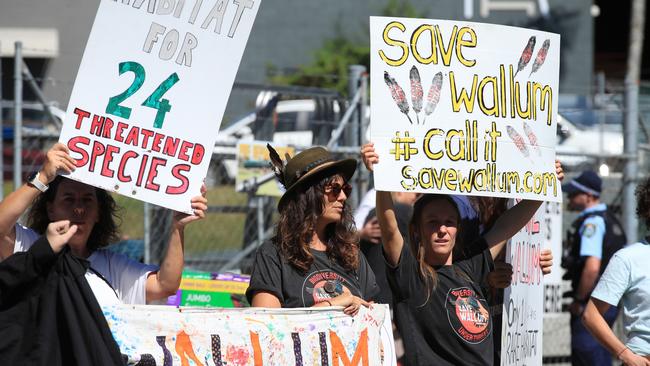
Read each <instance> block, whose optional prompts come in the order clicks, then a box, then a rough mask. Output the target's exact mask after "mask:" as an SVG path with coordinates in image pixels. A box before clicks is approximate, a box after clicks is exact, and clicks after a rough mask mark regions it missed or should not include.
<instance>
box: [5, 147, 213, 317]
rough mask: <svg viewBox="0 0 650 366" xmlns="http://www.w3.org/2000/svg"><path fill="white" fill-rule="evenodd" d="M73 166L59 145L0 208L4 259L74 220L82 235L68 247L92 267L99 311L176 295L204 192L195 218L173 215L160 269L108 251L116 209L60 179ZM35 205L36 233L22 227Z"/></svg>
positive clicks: (96, 192) (104, 196)
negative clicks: (187, 238)
mask: <svg viewBox="0 0 650 366" xmlns="http://www.w3.org/2000/svg"><path fill="white" fill-rule="evenodd" d="M74 164H75V161H74V159H72V157H70V155H69V153H68V149H67V147H66V146H65V145H63V144H56V145H54V147H52V149H50V150H49V151H48V153H47V157H46V161H45V163H44V165H43V167H42V168H41V170H40V171H39V172H38V173H37V174H34V175H32V176H31V177H30V179H29V181H28V183H26V184H24V185H23V186H22V187H20V188H19V189H18V190H16V191H14V192H13V193H11V194H10V195H9V196H7V197H6V198H5V199H4V200H3V201H2V202H1V203H0V235H1V237H2V239H3V241H2V243H1V244H0V256H1V258H2V259H4V258H6V257H7V256H9V255H11V254H13V253H15V252H23V251H26V250H28V249H29V248H30V247H31V246H32V245H33V243H34V241H35V240H36V239H37V238H38V236H39V234H41V235H42V234H43V233H45V230H46V229H47V226H48V225H49V224H50V223H51V222H54V221H59V220H69V221H70V222H71V224H72V225H75V226H76V227H77V231H76V233H75V235H74V236H73V237H72V238H71V239H70V241H69V242H68V246H69V247H70V250H71V252H72V254H74V255H76V256H78V257H81V258H85V259H87V260H88V261H89V263H90V265H89V268H88V271H87V272H86V275H85V277H86V279H87V281H88V283H89V284H90V287H91V288H92V289H93V293H94V294H95V297H96V298H97V300H98V302H99V303H100V305H110V304H115V303H128V304H145V303H147V302H150V301H154V300H160V299H163V298H166V297H168V296H170V295H173V294H174V293H176V291H177V290H178V287H179V285H180V280H181V273H182V271H183V250H184V239H183V233H184V229H185V225H187V224H188V223H190V222H193V221H196V220H199V219H202V218H203V217H205V210H206V209H207V200H206V198H205V186H204V187H203V188H202V192H201V196H197V197H194V198H193V199H192V208H193V210H194V215H186V214H183V213H178V212H177V213H176V214H175V215H174V218H173V224H172V231H171V237H170V241H169V246H168V248H167V253H166V255H165V257H164V258H163V261H162V263H161V266H160V268H158V267H156V266H152V265H146V264H142V263H138V262H135V261H133V260H130V259H129V258H127V257H126V256H124V255H121V254H117V253H114V252H111V251H108V250H104V247H106V246H107V245H108V244H109V243H111V242H113V241H114V240H116V239H117V237H116V236H117V230H118V227H117V223H116V219H119V217H118V216H117V205H116V203H115V201H114V200H113V197H112V196H111V195H110V194H108V193H107V192H106V191H104V190H102V189H99V188H95V187H93V186H89V185H87V184H84V183H81V182H77V181H73V180H70V179H67V178H64V177H62V176H57V174H58V173H66V172H68V173H69V172H71V171H72V170H74V167H75V165H74ZM32 202H33V203H32ZM30 204H32V205H31V209H30V211H29V218H28V222H29V224H30V227H31V229H30V228H27V227H24V226H22V225H20V224H17V220H18V218H19V217H20V216H21V215H22V214H23V212H25V211H26V210H27V208H28V207H29V206H30Z"/></svg>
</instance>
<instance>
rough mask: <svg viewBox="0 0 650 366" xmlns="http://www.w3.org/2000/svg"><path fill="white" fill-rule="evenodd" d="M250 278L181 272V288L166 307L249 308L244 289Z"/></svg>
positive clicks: (222, 274)
mask: <svg viewBox="0 0 650 366" xmlns="http://www.w3.org/2000/svg"><path fill="white" fill-rule="evenodd" d="M249 282H250V276H247V275H239V274H234V273H216V272H199V271H188V270H185V271H183V278H182V279H181V286H180V287H179V289H178V291H176V295H172V296H170V297H169V298H168V299H167V305H174V306H202V307H211V308H215V307H219V308H241V307H247V306H249V304H248V301H247V300H246V289H247V288H248V283H249Z"/></svg>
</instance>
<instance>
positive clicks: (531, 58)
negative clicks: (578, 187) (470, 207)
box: [370, 17, 562, 202]
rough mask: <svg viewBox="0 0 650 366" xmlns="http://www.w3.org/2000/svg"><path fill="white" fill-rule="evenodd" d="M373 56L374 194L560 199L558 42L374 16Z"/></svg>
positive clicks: (490, 28) (513, 31) (487, 27)
mask: <svg viewBox="0 0 650 366" xmlns="http://www.w3.org/2000/svg"><path fill="white" fill-rule="evenodd" d="M370 47H371V56H370V57H371V61H370V62H371V68H370V70H371V73H370V78H371V79H370V81H371V93H370V95H371V105H370V109H371V140H372V141H373V142H374V144H375V149H376V151H377V153H378V154H379V163H378V164H377V165H376V166H375V186H376V188H377V189H378V190H385V191H415V192H423V193H433V192H439V193H453V194H469V195H475V196H498V197H513V198H527V199H535V200H545V201H555V202H557V201H559V200H560V199H561V196H562V192H561V187H560V183H559V182H558V180H557V177H556V175H555V168H554V159H555V141H556V137H555V134H556V116H557V100H558V80H559V66H560V65H559V54H560V52H559V51H560V50H559V47H560V37H559V35H557V34H551V33H547V32H541V31H537V30H533V29H522V28H514V27H507V26H499V25H492V24H481V23H470V22H456V21H446V20H434V19H407V18H387V17H371V18H370Z"/></svg>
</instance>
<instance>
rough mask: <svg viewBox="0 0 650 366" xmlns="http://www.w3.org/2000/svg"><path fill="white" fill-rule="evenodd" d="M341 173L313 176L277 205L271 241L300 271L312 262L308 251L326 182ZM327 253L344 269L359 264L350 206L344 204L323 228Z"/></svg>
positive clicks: (356, 237) (311, 256) (329, 181)
mask: <svg viewBox="0 0 650 366" xmlns="http://www.w3.org/2000/svg"><path fill="white" fill-rule="evenodd" d="M338 176H340V175H331V176H327V177H325V178H322V177H321V179H320V180H318V178H316V179H312V180H311V182H307V183H305V184H304V185H303V188H302V189H299V190H298V191H296V192H295V194H293V195H292V196H291V197H289V199H288V200H287V202H286V204H285V205H283V207H282V208H281V209H280V219H279V221H278V224H277V226H276V229H275V235H274V236H273V238H271V242H273V244H275V245H276V246H277V248H278V250H279V251H280V254H281V255H282V257H283V258H284V259H285V260H287V262H289V264H291V265H292V266H293V267H295V268H296V269H298V270H299V271H301V272H303V273H306V272H307V271H308V270H309V268H310V267H311V265H312V263H313V262H314V257H313V255H312V254H311V252H310V251H309V243H310V242H311V240H312V237H313V234H314V229H315V227H316V221H317V219H318V217H319V216H320V215H322V214H323V207H324V201H323V192H324V190H325V186H326V185H327V184H329V183H331V182H332V181H333V180H334V179H335V178H336V177H338ZM325 230H326V231H325V234H326V238H327V243H326V245H327V251H326V253H327V256H328V257H329V258H330V259H331V260H333V261H336V262H337V263H338V264H340V265H341V266H342V267H343V268H345V270H347V271H355V270H357V269H358V268H359V236H358V234H357V229H356V226H355V224H354V218H353V217H352V213H351V210H350V207H349V206H348V205H347V204H345V205H344V206H343V214H342V219H341V220H340V221H339V222H336V223H332V224H329V225H328V226H327V227H326V229H325Z"/></svg>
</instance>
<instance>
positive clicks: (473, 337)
mask: <svg viewBox="0 0 650 366" xmlns="http://www.w3.org/2000/svg"><path fill="white" fill-rule="evenodd" d="M445 307H446V308H447V318H448V319H449V325H450V326H451V327H452V328H453V329H454V332H455V333H456V335H458V336H459V337H460V338H461V339H463V340H464V341H466V342H467V343H481V342H483V340H485V338H487V336H488V335H490V332H491V331H492V324H491V322H490V313H489V312H488V310H487V309H488V305H487V302H486V301H485V299H480V298H479V297H478V296H477V294H476V292H474V290H472V289H470V288H467V287H460V288H455V289H451V290H449V292H448V293H447V299H446V301H445Z"/></svg>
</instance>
